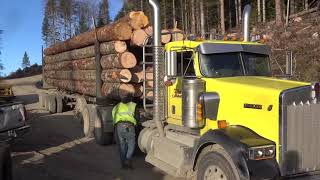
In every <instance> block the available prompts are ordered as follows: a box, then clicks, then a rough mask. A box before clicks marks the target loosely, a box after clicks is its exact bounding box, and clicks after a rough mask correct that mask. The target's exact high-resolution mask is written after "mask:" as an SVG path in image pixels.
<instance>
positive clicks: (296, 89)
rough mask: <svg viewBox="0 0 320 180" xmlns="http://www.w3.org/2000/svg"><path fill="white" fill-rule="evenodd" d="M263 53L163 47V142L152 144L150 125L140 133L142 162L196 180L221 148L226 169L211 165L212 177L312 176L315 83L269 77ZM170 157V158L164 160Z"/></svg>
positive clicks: (240, 45)
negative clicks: (306, 174) (190, 175)
mask: <svg viewBox="0 0 320 180" xmlns="http://www.w3.org/2000/svg"><path fill="white" fill-rule="evenodd" d="M270 52H271V51H270V48H269V47H268V46H266V45H264V44H261V43H257V42H243V41H224V40H222V41H221V40H210V41H205V40H204V41H176V42H171V43H168V44H166V46H165V63H164V64H165V65H164V66H165V76H164V84H165V87H164V91H165V92H164V94H165V100H164V102H165V103H164V108H165V115H164V122H165V123H164V132H165V136H164V139H162V140H159V139H158V138H159V137H157V136H158V135H156V134H157V133H156V132H155V131H152V130H150V128H151V129H152V126H147V127H148V128H149V131H148V130H144V131H142V133H141V134H140V136H141V138H139V139H140V140H142V142H141V141H140V143H139V144H140V147H142V148H141V149H142V150H144V151H145V152H146V153H147V158H146V159H147V161H148V162H150V163H151V164H153V165H155V166H157V167H160V168H161V167H163V166H165V165H159V164H161V163H159V162H165V164H166V165H168V166H171V167H170V168H167V170H165V169H166V168H163V169H164V170H165V171H166V172H169V173H170V171H169V170H168V169H174V167H175V168H176V169H175V170H174V171H173V172H174V173H172V172H171V174H173V175H175V176H182V177H186V176H187V175H183V174H188V173H190V170H191V172H194V173H195V176H196V177H197V178H198V179H204V178H203V177H204V176H205V174H208V173H209V171H210V172H211V171H212V170H210V167H217V166H216V165H215V164H214V163H213V164H210V160H208V159H207V158H204V157H205V156H206V154H207V153H208V152H210V151H213V152H214V151H218V152H219V151H220V150H221V152H223V153H220V155H221V154H225V156H224V161H225V162H229V165H225V166H226V167H229V169H228V168H226V169H223V167H218V168H217V169H218V172H219V173H217V174H211V175H212V176H213V177H214V176H216V175H219V176H220V175H221V177H222V176H224V177H228V178H227V179H229V178H230V177H232V178H233V177H234V178H235V179H238V178H240V179H242V178H244V177H245V179H246V178H248V179H250V178H251V179H255V178H256V179H264V178H277V177H279V176H292V175H298V174H300V175H301V174H305V173H310V172H315V171H317V170H319V168H320V167H319V166H318V161H317V160H315V159H314V158H312V157H311V154H312V155H316V156H317V157H320V154H319V153H318V151H317V149H318V148H319V146H318V145H319V144H318V143H317V138H316V136H315V134H317V132H318V128H319V127H318V126H316V125H315V124H316V122H317V121H318V119H319V115H318V111H319V108H320V106H319V104H318V100H317V98H318V96H319V88H318V87H319V84H318V83H315V84H311V83H306V82H299V81H292V80H286V79H278V78H275V77H273V76H272V73H271V68H270V59H269V55H270ZM143 136H149V138H147V139H148V140H146V137H143ZM152 136H153V137H152ZM160 139H161V138H160ZM145 142H149V143H151V142H152V143H151V144H152V145H151V144H148V143H145ZM164 142H165V143H164ZM144 143H145V144H144ZM173 144H175V145H173ZM175 146H178V147H179V148H177V147H175ZM162 147H166V149H163V148H162ZM170 147H172V149H171V150H170ZM181 148H182V149H185V150H184V151H183V152H179V150H177V149H181ZM186 149H187V150H186ZM208 149H210V150H208ZM169 152H170V153H172V155H169V156H171V157H168V155H164V154H163V153H169ZM310 152H312V153H311V154H310ZM161 154H163V155H161ZM218 154H219V153H218ZM179 156H180V157H179ZM158 160H159V161H158ZM213 161H215V160H213ZM215 162H216V161H215ZM208 164H209V165H208ZM232 171H233V172H234V173H230V172H232ZM177 172H178V173H177ZM201 173H202V174H201ZM228 173H230V174H228ZM209 174H210V173H209ZM222 179H223V178H222Z"/></svg>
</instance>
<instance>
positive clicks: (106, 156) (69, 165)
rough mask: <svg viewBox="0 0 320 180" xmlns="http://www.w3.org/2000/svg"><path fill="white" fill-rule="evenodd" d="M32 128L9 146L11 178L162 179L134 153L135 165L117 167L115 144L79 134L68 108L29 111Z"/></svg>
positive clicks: (31, 179)
mask: <svg viewBox="0 0 320 180" xmlns="http://www.w3.org/2000/svg"><path fill="white" fill-rule="evenodd" d="M30 117H31V118H32V120H31V125H32V130H31V133H29V134H28V135H26V136H25V137H24V138H23V139H19V140H17V141H16V142H15V144H14V145H13V147H12V151H13V159H14V168H13V171H14V179H15V180H33V179H34V180H38V179H39V180H40V179H41V180H60V179H61V180H88V179H90V180H102V179H106V180H107V179H108V180H109V179H110V180H111V179H121V180H126V179H130V180H134V179H139V180H144V179H153V180H158V179H159V180H160V179H166V178H165V175H164V174H163V173H162V172H160V171H158V170H156V169H154V168H153V167H152V166H151V165H149V164H147V163H145V161H144V155H143V154H140V153H136V156H135V159H134V166H135V169H134V170H132V171H128V170H127V171H125V170H120V162H119V157H118V152H117V147H116V146H115V145H111V146H104V147H102V146H98V145H96V144H95V142H94V140H93V139H87V138H83V137H82V132H81V123H80V121H79V120H77V119H75V117H74V116H73V114H72V112H67V113H63V114H54V115H51V114H48V113H47V112H46V111H37V112H30Z"/></svg>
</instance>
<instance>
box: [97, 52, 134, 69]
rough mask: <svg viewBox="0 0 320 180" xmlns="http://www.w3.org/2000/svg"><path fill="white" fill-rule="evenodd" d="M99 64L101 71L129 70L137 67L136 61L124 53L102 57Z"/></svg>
mask: <svg viewBox="0 0 320 180" xmlns="http://www.w3.org/2000/svg"><path fill="white" fill-rule="evenodd" d="M100 63H101V66H102V68H103V69H110V68H118V69H129V68H133V67H135V66H136V65H137V59H136V57H135V56H134V55H133V54H132V53H130V52H125V53H122V54H109V55H106V56H102V58H101V61H100Z"/></svg>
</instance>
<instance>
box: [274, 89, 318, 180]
mask: <svg viewBox="0 0 320 180" xmlns="http://www.w3.org/2000/svg"><path fill="white" fill-rule="evenodd" d="M310 94H311V87H310V86H305V87H300V88H296V89H291V90H287V91H285V92H283V93H282V94H281V97H280V102H281V112H280V113H281V117H280V143H281V148H280V169H281V174H282V175H286V176H287V175H294V174H299V173H306V172H311V171H316V170H318V169H320V163H319V162H320V151H319V150H320V139H319V137H320V122H319V120H320V104H318V103H316V102H314V100H312V99H311V95H310Z"/></svg>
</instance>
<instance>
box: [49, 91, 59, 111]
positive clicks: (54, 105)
mask: <svg viewBox="0 0 320 180" xmlns="http://www.w3.org/2000/svg"><path fill="white" fill-rule="evenodd" d="M48 110H49V112H50V113H52V114H54V113H56V112H57V102H56V96H55V95H49V97H48Z"/></svg>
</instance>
